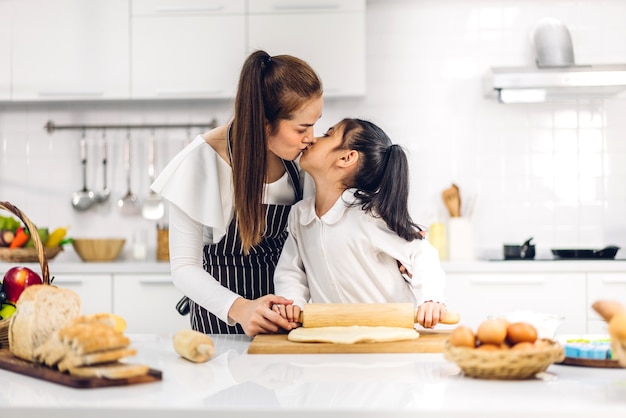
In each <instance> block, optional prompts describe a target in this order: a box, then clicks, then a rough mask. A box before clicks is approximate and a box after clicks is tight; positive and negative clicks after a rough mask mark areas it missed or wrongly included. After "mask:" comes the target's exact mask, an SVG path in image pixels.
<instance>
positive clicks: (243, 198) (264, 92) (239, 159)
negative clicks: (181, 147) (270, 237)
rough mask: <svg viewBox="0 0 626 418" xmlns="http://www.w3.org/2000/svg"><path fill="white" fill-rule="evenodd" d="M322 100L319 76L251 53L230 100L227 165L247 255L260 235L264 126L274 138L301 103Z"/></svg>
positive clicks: (299, 64) (282, 58)
mask: <svg viewBox="0 0 626 418" xmlns="http://www.w3.org/2000/svg"><path fill="white" fill-rule="evenodd" d="M321 95H322V82H321V80H320V78H319V76H318V75H317V74H316V73H315V71H314V70H313V69H312V68H311V67H310V66H309V64H307V63H306V62H304V61H302V60H301V59H299V58H296V57H293V56H290V55H277V56H274V57H272V56H270V55H269V54H268V53H267V52H265V51H255V52H253V53H252V54H250V56H249V57H248V58H247V59H246V61H245V62H244V64H243V68H242V70H241V74H240V77H239V84H238V87H237V95H236V97H235V115H234V117H233V123H232V137H231V138H232V158H231V162H230V163H231V166H232V169H233V187H234V204H235V213H236V216H237V222H238V229H239V236H240V238H241V243H242V247H243V251H244V253H246V254H247V253H248V252H249V250H250V248H252V247H253V246H255V245H257V244H258V243H259V242H260V241H261V238H262V236H263V233H264V231H265V206H264V205H263V190H264V186H265V177H266V171H267V133H268V132H266V126H269V130H270V133H275V132H277V130H278V128H279V124H280V121H281V120H285V119H291V118H292V117H293V113H294V112H295V111H296V110H298V109H299V108H300V107H302V105H303V104H304V103H305V102H306V101H308V100H311V99H312V98H314V97H319V96H321Z"/></svg>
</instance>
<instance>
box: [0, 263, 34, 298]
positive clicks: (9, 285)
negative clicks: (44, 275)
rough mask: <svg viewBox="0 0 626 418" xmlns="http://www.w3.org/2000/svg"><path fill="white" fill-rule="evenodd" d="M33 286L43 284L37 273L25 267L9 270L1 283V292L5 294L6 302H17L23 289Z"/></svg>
mask: <svg viewBox="0 0 626 418" xmlns="http://www.w3.org/2000/svg"><path fill="white" fill-rule="evenodd" d="M33 284H43V280H41V277H40V276H39V275H38V274H37V273H35V272H34V271H32V270H31V269H29V268H27V267H12V268H10V269H9V271H7V272H6V274H5V275H4V280H3V281H2V290H3V291H4V292H5V293H6V294H7V302H11V303H15V302H17V300H18V299H19V297H20V295H21V294H22V292H23V291H24V289H26V288H27V287H28V286H31V285H33Z"/></svg>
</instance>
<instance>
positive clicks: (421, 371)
mask: <svg viewBox="0 0 626 418" xmlns="http://www.w3.org/2000/svg"><path fill="white" fill-rule="evenodd" d="M130 337H131V339H132V345H133V346H134V347H135V348H137V351H138V355H137V356H136V357H133V358H132V362H137V363H145V364H148V365H150V366H151V367H152V368H154V369H158V370H161V371H162V372H163V379H162V380H161V381H159V382H154V383H144V384H138V385H133V386H126V387H112V388H101V389H73V388H68V387H65V386H61V385H58V384H54V383H49V382H45V381H42V380H38V379H34V378H31V377H26V376H22V375H19V374H15V373H12V372H9V371H4V370H0V416H4V417H10V418H18V417H37V418H40V417H46V418H57V417H58V418H61V417H63V418H78V417H80V418H86V417H89V418H95V417H106V418H112V417H114V418H123V417H151V418H160V417H178V418H182V417H184V418H193V417H202V418H206V417H220V418H221V417H272V418H276V417H290V418H293V417H322V416H323V417H419V416H422V417H464V418H474V417H475V418H478V417H481V418H484V417H493V418H496V417H497V418H503V417H505V418H511V417H520V418H521V417H523V418H528V417H557V416H558V417H568V418H576V417H581V418H582V417H585V418H588V417H589V416H595V417H602V418H605V417H618V416H619V417H623V416H624V415H625V414H626V369H600V368H588V367H576V366H564V365H552V366H550V367H549V368H548V370H547V372H546V373H543V374H542V375H540V376H539V377H538V378H536V379H532V380H526V381H488V380H477V379H472V378H467V377H464V376H462V375H461V374H460V372H459V369H458V368H457V367H456V365H454V364H453V363H450V362H448V361H446V360H445V359H444V358H443V355H441V354H320V355H277V354H273V355H256V354H247V347H248V345H249V343H250V340H249V339H248V338H247V337H245V336H213V339H214V342H215V345H216V355H215V357H214V358H213V359H212V360H210V361H209V362H207V363H201V364H193V363H190V362H188V361H186V360H183V359H182V358H180V357H179V356H178V355H177V354H176V352H175V351H174V349H173V346H172V343H171V337H170V336H168V335H155V334H133V335H130Z"/></svg>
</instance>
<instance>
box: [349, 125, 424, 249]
mask: <svg viewBox="0 0 626 418" xmlns="http://www.w3.org/2000/svg"><path fill="white" fill-rule="evenodd" d="M340 125H341V126H343V144H342V147H341V148H343V149H351V150H355V151H357V152H358V153H359V162H358V168H357V170H356V173H355V174H354V177H353V178H351V179H349V180H347V181H348V183H349V184H346V185H345V186H346V187H348V188H356V189H357V190H356V192H355V193H354V196H355V197H356V198H358V199H359V203H358V204H360V205H361V207H362V209H363V210H365V211H366V212H368V213H370V214H372V215H373V216H377V217H380V218H382V219H383V220H384V221H385V223H386V224H387V226H388V227H389V228H390V229H391V230H392V231H394V232H395V233H396V234H398V235H399V236H400V237H402V238H404V239H405V240H407V241H413V240H414V239H422V238H423V236H422V234H420V231H422V229H421V228H420V227H419V225H417V224H416V223H414V222H413V220H412V219H411V215H410V214H409V210H408V201H409V163H408V160H407V157H406V153H405V152H404V150H403V149H402V147H400V146H399V145H396V144H393V143H392V142H391V139H389V137H388V136H387V134H386V133H385V132H384V131H383V130H382V129H381V128H379V127H378V126H376V125H375V124H374V123H372V122H369V121H366V120H362V119H344V120H342V121H341V123H340Z"/></svg>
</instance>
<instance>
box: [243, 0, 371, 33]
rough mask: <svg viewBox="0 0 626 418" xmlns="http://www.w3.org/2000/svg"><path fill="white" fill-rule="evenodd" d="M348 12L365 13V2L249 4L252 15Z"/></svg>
mask: <svg viewBox="0 0 626 418" xmlns="http://www.w3.org/2000/svg"><path fill="white" fill-rule="evenodd" d="M346 11H365V0H331V1H319V0H305V1H302V0H253V1H250V2H249V3H248V12H249V13H251V14H252V13H294V12H298V13H306V12H346ZM331 27H332V26H331Z"/></svg>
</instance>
